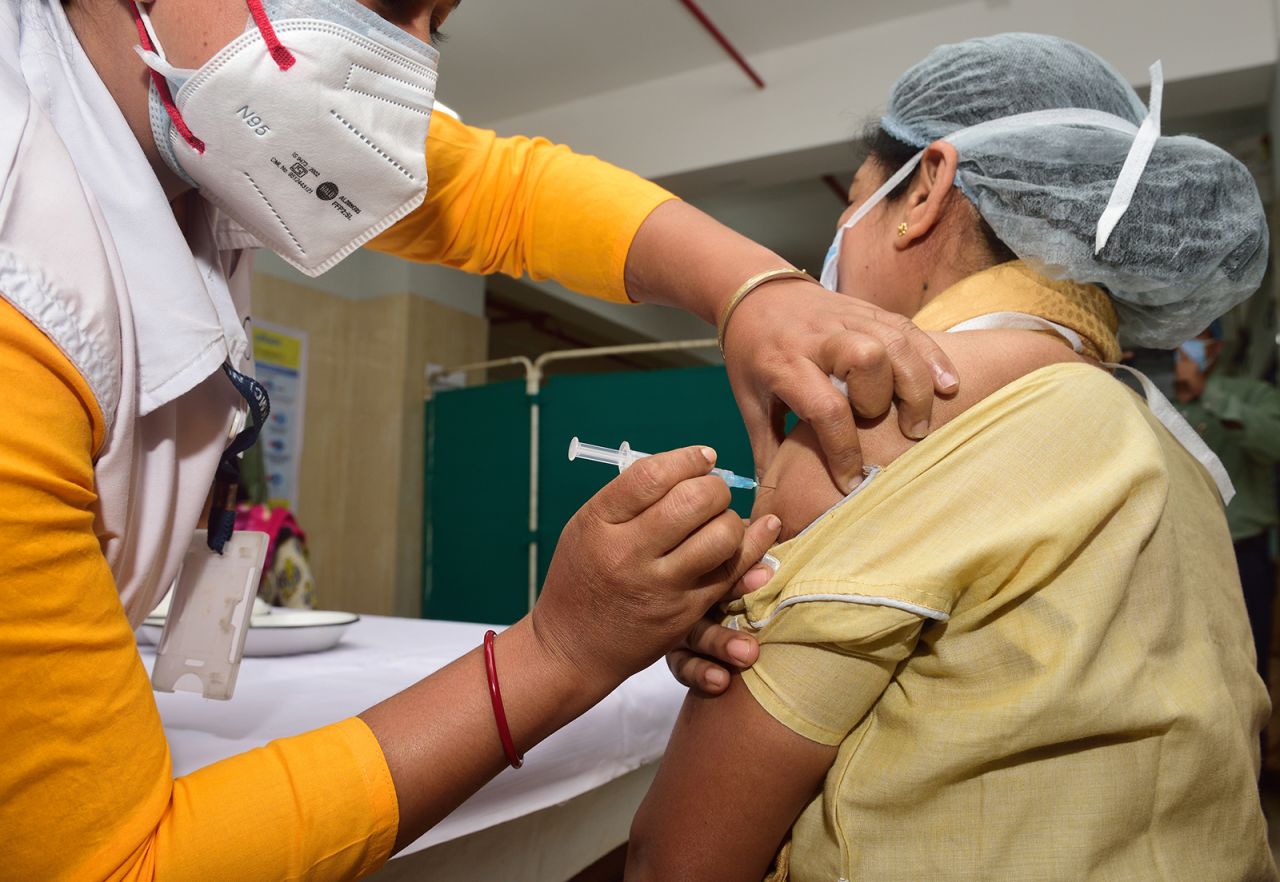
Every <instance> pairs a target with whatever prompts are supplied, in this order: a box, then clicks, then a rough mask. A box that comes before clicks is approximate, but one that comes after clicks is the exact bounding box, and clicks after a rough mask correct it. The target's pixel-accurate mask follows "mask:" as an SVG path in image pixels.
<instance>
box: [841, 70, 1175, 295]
mask: <svg viewBox="0 0 1280 882" xmlns="http://www.w3.org/2000/svg"><path fill="white" fill-rule="evenodd" d="M1163 92H1164V72H1163V68H1162V67H1161V65H1160V62H1158V61H1157V62H1156V63H1155V64H1153V65H1152V66H1151V101H1150V111H1149V112H1148V115H1147V118H1146V119H1145V120H1144V121H1143V123H1142V125H1141V126H1135V125H1134V124H1133V123H1131V122H1129V121H1128V120H1126V119H1121V118H1120V117H1118V116H1113V115H1111V114H1109V113H1104V112H1103V111H1100V110H1086V109H1081V108H1070V107H1068V108H1062V109H1059V110H1034V111H1031V112H1029V113H1019V114H1015V115H1014V116H1006V117H1003V118H1001V119H992V120H987V121H986V122H983V123H978V124H977V125H974V126H970V127H969V128H967V129H958V130H956V131H954V132H952V133H951V134H950V135H947V137H946V138H944V139H943V140H945V141H947V142H948V143H950V144H951V145H953V146H954V147H956V148H957V149H961V150H962V149H963V148H964V147H965V146H966V145H973V144H975V143H981V141H982V139H983V138H986V137H990V136H992V135H997V134H1000V133H1003V132H1016V131H1020V130H1023V129H1028V128H1034V127H1036V126H1092V127H1096V128H1102V129H1110V130H1112V131H1118V132H1123V133H1125V134H1129V135H1132V136H1133V144H1132V146H1131V147H1130V148H1129V155H1128V157H1127V158H1126V160H1125V163H1124V167H1123V168H1122V169H1121V170H1120V175H1119V177H1118V178H1116V184H1115V187H1114V188H1113V189H1112V191H1111V198H1110V200H1109V201H1108V203H1107V207H1106V209H1105V210H1104V211H1103V213H1102V216H1101V217H1100V218H1099V219H1098V231H1097V240H1096V242H1095V253H1096V252H1098V251H1101V250H1102V249H1103V248H1104V247H1105V246H1106V244H1107V240H1108V239H1109V238H1110V237H1111V233H1112V231H1113V230H1115V228H1116V225H1117V224H1118V223H1120V219H1121V218H1122V217H1124V214H1125V212H1126V211H1128V210H1129V204H1130V202H1131V201H1132V199H1133V193H1134V190H1135V189H1137V186H1138V180H1139V179H1140V178H1141V177H1142V172H1143V170H1144V169H1145V168H1146V166H1147V160H1148V159H1149V158H1150V156H1151V149H1152V147H1153V146H1154V145H1155V142H1156V141H1157V140H1158V139H1159V137H1160V108H1161V101H1162V95H1163ZM923 158H924V151H923V150H921V151H920V152H919V153H917V154H916V155H915V156H913V157H912V158H911V159H909V160H907V163H906V165H904V166H903V167H902V168H900V169H898V171H897V172H896V173H895V174H894V175H893V177H891V178H889V180H887V181H885V182H884V184H882V185H881V186H880V189H878V190H876V191H875V192H874V193H872V194H871V195H870V196H869V197H867V200H866V201H865V202H863V203H862V204H861V205H859V206H858V210H857V211H855V212H854V213H853V214H852V215H850V217H849V219H848V220H847V221H845V222H844V223H843V224H841V225H840V228H839V229H837V230H836V235H835V239H834V240H832V242H831V248H830V249H828V251H827V258H826V260H825V261H823V264H822V278H821V279H820V281H821V282H822V287H824V288H826V289H827V290H828V291H833V292H835V291H838V290H839V285H840V251H841V247H842V246H843V244H844V234H845V233H846V232H847V231H848V230H850V229H852V228H853V225H854V224H856V223H857V222H858V221H860V220H862V219H863V218H864V217H866V216H867V214H868V213H869V212H870V211H871V209H873V208H875V207H876V206H877V205H879V204H880V203H881V202H882V201H884V199H885V198H886V197H888V195H889V194H890V193H892V192H893V191H894V190H895V189H896V188H897V186H898V185H899V184H901V183H902V182H903V181H905V180H906V179H907V177H908V176H909V175H910V174H911V173H912V172H913V171H915V169H916V166H918V165H919V164H920V160H921V159H923ZM958 180H959V178H958V176H957V181H958Z"/></svg>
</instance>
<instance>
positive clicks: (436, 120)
mask: <svg viewBox="0 0 1280 882" xmlns="http://www.w3.org/2000/svg"><path fill="white" fill-rule="evenodd" d="M427 182H428V185H427V199H426V202H424V203H423V204H422V206H421V207H419V208H418V209H417V210H416V211H414V212H413V213H412V214H410V215H409V216H408V217H406V218H405V219H404V220H402V221H400V222H399V223H398V224H396V225H395V226H394V227H392V228H391V229H390V230H388V231H387V232H385V233H383V234H382V235H381V236H379V237H378V238H376V239H374V240H373V242H372V243H370V247H371V248H374V249H376V250H379V251H385V252H387V253H389V254H395V255H397V256H399V257H405V258H408V259H410V260H416V261H420V262H423V263H440V264H444V265H445V266H451V267H454V268H455V269H461V270H465V271H467V272H471V273H485V274H487V273H499V272H500V273H505V274H507V275H509V276H517V277H518V276H521V275H525V274H527V275H529V276H531V277H532V278H533V279H535V280H538V281H541V280H544V279H554V280H556V281H557V282H560V283H561V284H562V285H564V286H565V287H567V288H570V289H572V290H574V291H577V292H579V293H582V294H589V295H591V296H592V297H599V298H601V299H604V300H615V301H618V302H624V303H625V302H627V301H628V298H627V291H626V284H625V282H624V280H623V276H624V272H625V270H626V264H627V253H628V252H629V251H630V250H631V242H632V240H633V239H635V236H636V232H637V231H638V230H639V229H640V225H641V224H643V223H644V221H645V218H647V217H648V216H649V215H650V214H651V213H652V212H653V210H654V209H655V208H657V207H658V206H659V205H661V204H662V203H663V202H666V201H667V200H669V199H674V198H675V197H674V196H672V195H671V194H670V193H668V192H667V191H666V190H664V189H662V188H661V187H659V186H658V185H656V184H653V183H651V182H649V181H646V180H645V179H644V178H641V177H639V176H637V175H634V174H632V173H631V172H627V171H623V170H622V169H620V168H616V167H614V166H612V165H609V164H608V163H606V162H602V161H601V160H599V159H596V158H595V157H592V156H582V155H579V154H576V153H574V152H572V151H571V150H569V148H567V147H563V146H559V145H556V144H552V143H551V142H550V141H547V140H545V139H543V138H499V137H498V136H497V135H496V134H495V133H493V132H490V131H487V130H485V129H476V128H472V127H470V126H466V125H463V124H462V123H460V122H458V121H457V120H456V119H454V118H453V117H451V116H448V115H447V114H444V113H436V114H434V115H433V116H432V118H431V132H430V135H429V137H428V138H427Z"/></svg>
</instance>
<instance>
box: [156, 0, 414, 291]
mask: <svg viewBox="0 0 1280 882" xmlns="http://www.w3.org/2000/svg"><path fill="white" fill-rule="evenodd" d="M246 5H247V6H248V8H249V13H250V21H249V25H248V27H247V28H246V30H245V32H244V33H243V34H242V35H241V36H240V37H239V38H237V39H236V40H234V41H233V42H231V43H230V44H229V45H227V46H226V47H224V48H223V49H222V50H221V51H219V52H218V53H217V54H216V55H215V56H214V57H213V58H211V59H210V60H209V61H208V63H206V64H205V65H204V66H203V67H201V68H199V69H198V70H185V69H180V68H175V67H173V66H172V65H170V64H169V63H168V61H167V60H166V59H165V56H164V51H163V49H162V48H161V44H160V41H159V39H158V37H157V35H156V33H155V29H154V28H153V27H152V26H151V22H150V20H149V18H148V16H147V13H146V10H145V9H144V8H143V7H142V5H141V4H140V3H138V2H137V0H134V4H133V6H134V11H135V18H136V21H137V25H138V33H139V39H140V41H141V45H140V46H139V47H138V53H139V54H140V55H141V56H142V58H143V60H144V61H145V62H146V64H147V66H148V67H150V68H151V71H152V86H151V127H152V132H153V134H154V136H155V140H156V145H157V147H158V148H159V150H160V153H161V155H162V156H163V157H164V159H165V162H166V163H167V164H168V166H169V167H170V168H171V169H172V170H173V171H174V172H175V173H176V174H177V175H179V176H180V177H182V178H183V179H184V180H186V181H187V182H188V183H190V184H192V185H194V186H195V187H197V188H199V190H200V193H201V195H202V196H204V197H205V198H206V199H208V200H209V201H210V202H211V203H213V204H214V205H216V206H217V207H218V208H220V209H221V210H222V211H224V212H225V213H226V214H227V215H229V216H230V217H231V218H232V219H233V220H235V221H236V222H238V223H239V224H240V225H241V226H243V227H244V228H245V229H246V230H248V231H249V232H250V233H251V234H253V235H254V236H255V237H256V238H257V239H258V240H259V241H260V242H262V244H263V245H265V246H267V247H268V248H270V249H271V250H272V251H275V252H276V253H277V254H279V255H280V256H281V257H283V258H284V259H285V260H286V261H288V262H289V263H291V264H293V266H295V267H297V268H298V269H299V270H301V271H302V272H304V273H306V274H307V275H309V276H317V275H320V274H321V273H323V272H325V271H326V270H328V269H330V268H332V267H333V266H334V265H335V264H337V263H338V262H339V261H341V260H342V259H343V258H344V257H346V256H347V255H349V254H350V253H351V252H352V251H354V250H355V249H356V248H359V247H360V246H361V245H363V244H364V243H365V242H367V241H369V240H370V239H372V238H373V237H374V236H376V235H378V234H379V233H381V232H382V231H383V230H385V229H387V228H388V227H390V226H391V225H392V224H393V223H395V222H396V221H397V220H399V219H400V218H402V217H404V216H405V215H406V214H408V213H409V212H411V211H413V209H415V208H417V207H418V206H419V205H421V204H422V201H423V199H424V198H425V197H426V192H427V163H426V140H427V129H428V127H429V125H430V122H431V110H432V107H433V106H434V103H435V89H436V69H437V65H438V63H439V53H438V52H437V51H436V50H435V48H434V47H432V46H429V45H427V44H426V43H423V42H421V41H420V40H417V39H415V38H413V37H412V36H410V35H409V34H407V33H405V32H404V31H402V30H401V29H399V28H397V27H395V26H394V25H392V24H391V23H390V22H387V21H385V20H384V19H382V18H381V17H380V16H378V15H376V14H375V13H373V12H372V11H370V10H368V9H366V8H365V7H364V6H362V5H360V4H359V3H357V2H354V0H265V2H264V0H246Z"/></svg>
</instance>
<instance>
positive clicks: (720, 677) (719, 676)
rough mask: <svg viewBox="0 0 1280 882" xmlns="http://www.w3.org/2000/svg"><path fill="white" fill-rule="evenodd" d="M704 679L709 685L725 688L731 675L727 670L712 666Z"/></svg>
mask: <svg viewBox="0 0 1280 882" xmlns="http://www.w3.org/2000/svg"><path fill="white" fill-rule="evenodd" d="M703 680H705V681H706V684H707V685H708V686H710V687H713V688H715V689H723V688H724V687H726V686H728V685H729V675H728V674H727V673H726V672H724V671H722V670H720V669H719V668H712V669H711V670H709V671H707V673H706V676H705V677H703Z"/></svg>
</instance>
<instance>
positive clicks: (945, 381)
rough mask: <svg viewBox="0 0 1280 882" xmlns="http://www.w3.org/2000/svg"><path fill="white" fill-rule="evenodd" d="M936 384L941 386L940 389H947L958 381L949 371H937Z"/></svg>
mask: <svg viewBox="0 0 1280 882" xmlns="http://www.w3.org/2000/svg"><path fill="white" fill-rule="evenodd" d="M938 382H939V383H941V384H942V388H944V389H949V388H951V387H952V386H954V385H955V384H956V383H958V382H960V381H959V380H958V379H957V378H956V375H955V374H953V373H951V371H938Z"/></svg>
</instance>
